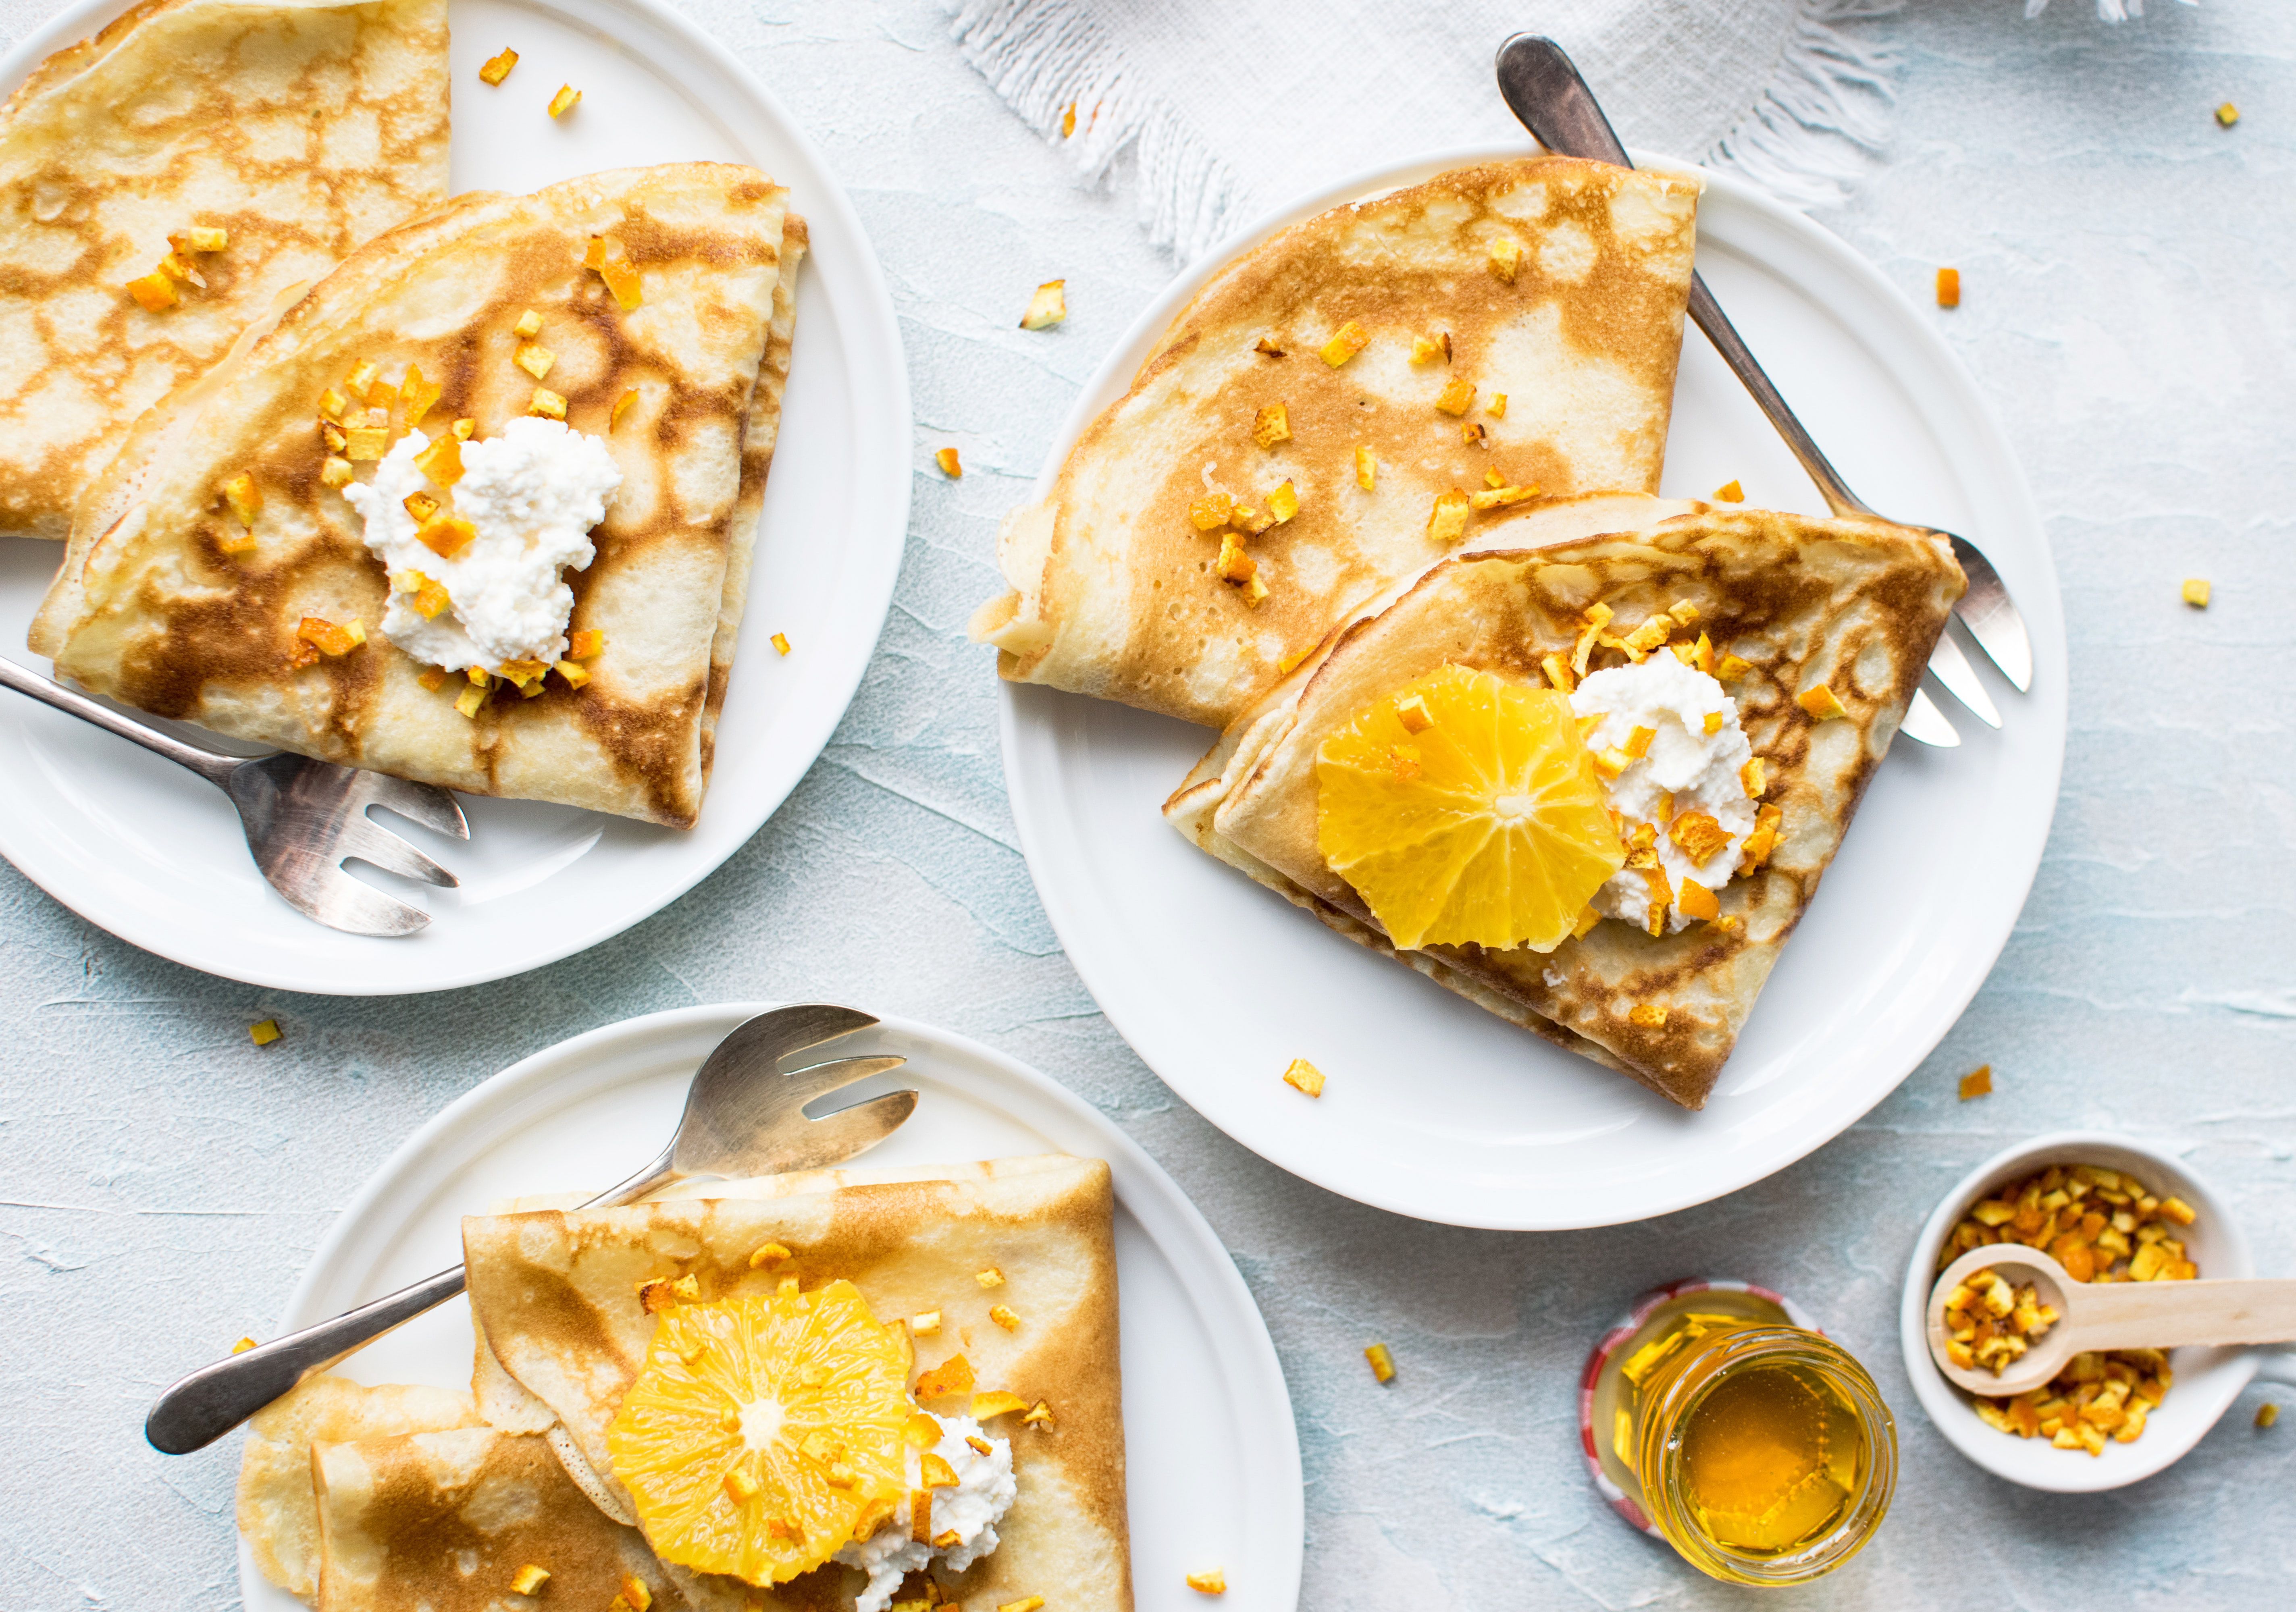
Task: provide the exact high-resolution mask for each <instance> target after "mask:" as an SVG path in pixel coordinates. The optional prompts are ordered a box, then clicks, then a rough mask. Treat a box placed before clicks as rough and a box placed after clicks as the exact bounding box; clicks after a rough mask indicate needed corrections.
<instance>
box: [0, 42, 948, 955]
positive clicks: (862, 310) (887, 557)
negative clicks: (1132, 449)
mask: <svg viewBox="0 0 2296 1612" xmlns="http://www.w3.org/2000/svg"><path fill="white" fill-rule="evenodd" d="M125 9H126V7H125V5H124V4H122V3H121V0H95V3H94V4H84V5H79V6H76V7H74V8H73V9H72V10H70V12H66V13H65V14H64V15H62V16H61V17H59V18H58V19H57V20H55V21H54V22H53V24H51V25H50V26H49V27H48V28H47V29H45V31H43V32H42V33H40V34H38V35H37V36H35V37H32V38H30V39H28V40H26V41H25V42H24V43H23V44H21V45H19V46H18V47H17V48H16V49H15V51H13V52H12V53H11V54H10V55H9V56H8V58H7V60H6V61H5V62H4V63H0V88H12V87H13V86H15V85H16V84H17V83H18V82H20V81H21V79H22V78H23V77H24V76H25V74H26V73H28V72H29V70H31V69H32V67H33V66H34V65H36V64H37V62H39V61H41V60H42V59H43V58H45V56H47V55H48V54H50V53H52V52H53V51H55V50H57V49H59V48H61V46H63V45H68V44H70V42H71V41H73V40H75V39H78V38H80V37H85V36H86V35H87V34H90V33H93V32H94V30H95V29H98V28H100V27H102V24H103V23H104V22H106V21H107V20H110V19H111V17H112V16H114V15H116V14H117V13H119V12H121V11H123V10H125ZM449 18H450V25H451V27H452V29H453V31H454V45H453V85H454V89H453V94H454V116H455V132H454V188H455V190H456V191H465V190H475V189H488V190H501V191H514V192H519V191H530V190H534V189H536V188H537V187H538V186H541V185H544V184H553V183H554V182H556V181H558V180H561V179H566V178H571V177H573V176H576V175H579V174H586V173H592V172H595V171H596V170H598V169H601V168H624V167H631V166H635V165H639V164H644V163H652V162H671V161H685V160H722V161H736V162H750V163H754V164H755V165H757V166H758V167H759V168H763V169H765V170H766V171H767V173H769V174H771V175H773V176H775V178H777V179H779V180H781V181H782V182H783V183H784V184H788V185H789V187H790V189H791V192H792V196H791V200H792V205H793V206H794V207H795V209H796V210H797V211H798V212H799V213H800V214H802V215H803V216H804V217H805V219H806V222H807V224H808V226H809V228H810V231H811V234H812V250H810V251H809V252H808V254H807V257H806V259H805V264H804V267H803V270H802V271H801V273H800V274H799V278H798V289H797V339H796V349H795V354H794V356H793V358H792V361H791V373H790V383H789V392H788V397H787V399H786V402H785V404H784V405H783V417H782V433H781V439H780V442H779V444H778V446H777V447H776V450H775V455H774V471H773V475H772V477H771V478H770V479H769V480H768V481H767V487H766V503H765V515H764V519H763V521H762V523H761V525H760V527H759V528H758V552H757V569H756V570H755V572H754V573H753V575H752V579H751V582H750V604H749V618H748V620H747V622H746V624H745V627H744V631H743V634H742V653H741V655H740V657H739V659H737V660H736V661H735V662H734V679H733V686H732V688H731V689H730V690H729V691H728V692H727V694H726V708H725V715H724V717H723V719H722V721H721V723H720V725H719V727H718V730H717V767H716V773H715V777H714V778H713V780H712V781H711V784H710V789H709V798H708V800H707V802H706V803H705V805H704V806H703V808H702V813H701V822H700V823H699V825H697V826H696V827H695V828H693V830H691V831H685V832H681V831H677V830H675V829H663V828H656V827H653V826H652V825H650V824H646V823H640V822H628V821H626V820H623V819H620V818H612V817H605V816H602V815H599V814H595V813H591V812H582V811H578V810H575V809H573V808H571V807H568V806H545V805H540V804H538V803H536V802H532V801H509V800H493V799H481V798H470V797H465V798H464V799H463V809H464V811H465V812H466V813H467V814H468V815H469V817H470V822H471V840H470V843H469V844H468V845H465V844H463V843H462V842H461V841H458V840H453V839H447V838H445V837H443V836H440V835H435V834H432V833H430V831H428V830H424V829H419V828H416V827H414V826H413V825H412V824H409V823H406V822H405V821H404V820H403V819H399V818H397V817H392V816H389V815H387V814H386V815H385V816H383V817H382V818H381V821H382V822H384V823H385V824H386V825H387V826H389V828H391V829H392V830H394V831H397V832H398V833H400V834H403V835H404V836H405V837H406V839H410V840H412V841H414V843H416V844H418V845H420V846H421V847H422V848H423V849H425V850H427V851H429V852H430V853H431V854H432V855H435V856H436V857H437V858H438V859H439V861H440V862H442V863H445V864H446V865H447V867H448V868H450V869H452V870H453V871H455V874H456V875H457V876H458V877H459V878H460V879H461V880H462V881H463V882H462V888H460V889H456V890H436V889H433V888H430V886H427V885H418V884H414V883H413V882H412V881H409V880H399V879H397V878H394V877H393V876H391V875H389V874H385V873H380V872H376V871H372V870H370V869H367V868H365V867H364V866H361V867H359V868H357V873H356V876H357V877H361V878H365V879H366V880H369V881H370V882H371V883H373V884H375V885H377V886H380V887H381V888H387V889H389V890H390V891H391V892H392V893H393V894H395V895H398V896H402V897H405V898H407V899H411V900H412V901H413V902H414V904H415V905H416V906H418V907H421V908H422V909H423V910H424V911H426V912H430V915H431V920H432V921H431V923H430V927H429V928H427V929H423V930H422V931H421V932H419V933H418V934H416V935H414V936H411V937H407V938H405V939H400V940H382V939H375V938H371V937H363V936H357V935H345V934H340V933H339V932H337V931H335V930H333V929H324V928H322V927H321V926H320V925H318V924H316V923H313V922H311V921H309V920H308V919H306V918H304V917H303V916H302V915H301V914H300V913H299V912H296V911H295V910H294V909H293V908H292V907H291V906H289V905H288V904H286V902H284V901H283V900H282V899H281V898H280V897H279V896H278V895H277V894H276V893H275V892H274V891H273V890H272V888H271V887H270V886H269V885H267V884H266V883H265V882H264V880H263V879H262V876H261V875H260V874H258V872H257V871H256V870H255V865H254V863H253V862H252V861H251V860H250V857H249V855H248V852H247V842H246V840H245V839H244V838H243V837H242V834H241V831H240V828H239V819H238V817H237V815H236V814H234V812H233V810H232V808H231V804H230V802H229V801H227V800H226V799H225V798H224V797H223V795H222V793H221V792H220V791H218V790H215V789H213V788H211V787H210V786H209V785H208V784H206V783H204V782H202V781H200V780H199V779H198V778H196V777H194V776H193V775H192V774H191V773H187V772H184V770H183V769H181V768H180V767H177V766H176V765H174V764H172V763H170V762H168V761H164V760H162V759H161V758H160V757H157V756H154V755H152V754H151V753H150V752H149V751H146V750H143V749H139V748H138V747H136V746H135V745H132V744H128V743H127V742H125V741H121V740H119V739H115V738H113V737H112V736H111V735H110V734H108V733H104V732H100V731H99V730H97V729H95V728H92V727H90V726H88V725H87V724H85V723H81V722H78V721H76V720H74V719H73V718H71V717H69V716H63V715H62V714H61V713H60V712H56V711H52V710H50V709H48V708H46V707H45V706H41V705H38V704H36V703H35V702H33V701H31V700H26V699H23V698H22V697H21V696H19V695H15V694H6V695H5V696H4V698H0V776H4V777H5V778H6V779H7V780H8V788H7V789H6V790H4V791H0V855H5V856H6V857H7V858H8V860H9V861H11V862H12V863H15V864H16V866H17V867H18V868H20V869H21V870H22V871H24V873H25V874H26V875H27V876H28V877H29V878H30V879H31V880H33V881H34V882H35V883H37V884H38V885H39V886H40V887H41V888H43V889H45V890H46V891H47V892H48V893H49V894H50V895H51V896H54V897H55V898H56V899H57V900H58V901H61V902H62V903H63V904H65V905H66V906H68V907H70V908H71V909H73V910H74V911H75V912H78V913H80V914H81V915H82V916H83V917H85V918H86V919H88V920H89V921H92V922H94V923H97V924H101V925H102V927H103V928H105V929H109V930H111V932H112V933H113V934H115V935H117V936H119V937H120V938H122V939H123V940H127V941H132V942H133V943H134V944H135V945H139V946H142V947H143V948H144V949H145V950H146V951H151V952H157V953H160V955H161V956H163V957H169V958H173V959H174V960H175V961H177V962H181V963H184V964H187V965H189V966H190V967H192V968H195V969H202V970H207V971H208V972H209V973H213V974H222V975H225V976H227V977H229V978H234V979H242V980H245V981H247V982H249V983H250V984H252V985H260V986H273V987H276V988H280V989H285V990H294V991H316V992H322V993H327V994H340V995H385V994H400V993H406V992H413V991H432V990H443V989H447V988H449V987H452V986H468V985H477V984H480V983H481V982H483V981H486V980H489V979H499V978H504V976H507V975H511V974H516V973H521V972H522V971H524V970H528V969H532V968H537V967H539V966H540V965H542V964H544V963H546V962H550V961H554V960H556V959H558V958H561V957H564V956H567V955H569V954H570V953H575V952H578V951H581V950H582V949H583V948H584V947H586V946H591V945H596V944H597V943H598V942H600V941H602V940H604V939H606V938H608V937H611V936H613V935H616V934H619V933H620V932H621V931H622V930H624V929H627V928H629V927H630V926H631V925H632V924H634V923H636V922H637V921H640V920H641V919H643V918H645V917H646V916H648V915H649V914H651V913H652V912H656V911H658V910H660V908H661V907H663V906H664V905H666V904H668V903H669V902H671V901H674V900H675V899H676V898H677V896H680V895H682V894H684V893H685V891H686V890H687V889H689V888H692V887H693V884H694V883H696V882H697V881H698V880H701V879H702V878H704V877H705V876H707V875H708V874H709V873H710V872H711V871H714V870H715V869H716V868H717V865H718V864H719V863H722V862H724V861H725V860H726V858H727V857H728V856H730V855H733V854H734V851H735V850H737V849H738V848H740V847H741V846H742V843H743V842H744V841H746V840H747V839H749V838H750V835H752V834H754V833H755V832H757V831H758V825H759V824H761V823H762V822H765V820H766V819H767V817H768V816H770V815H771V814H773V812H774V810H775V807H777V806H780V805H781V803H782V800H783V798H784V797H785V796H787V795H788V793H789V792H790V790H791V789H792V788H793V787H795V785H796V783H797V781H798V780H799V778H800V777H802V776H804V774H805V771H806V769H807V768H808V767H809V766H811V765H813V759H814V757H816V756H817V755H819V754H820V752H821V748H822V746H823V745H824V744H826V743H827V742H828V741H829V735H830V732H831V731H832V729H833V728H834V727H835V726H836V725H837V720H838V718H839V716H841V715H842V714H843V712H844V709H845V707H846V705H847V703H848V702H849V700H851V699H852V698H853V691H854V690H855V689H856V688H857V687H858V686H859V684H860V681H861V675H862V672H863V670H864V668H865V667H866V666H867V665H868V661H869V656H870V653H871V651H872V650H873V648H874V646H875V644H876V641H877V632H878V629H879V628H880V627H881V626H882V625H883V623H884V618H885V610H886V608H887V606H888V605H889V604H890V602H891V600H892V594H893V582H894V577H895V575H896V573H897V572H898V569H899V565H900V557H901V545H902V543H903V541H904V537H905V535H906V531H907V528H908V510H909V462H908V461H909V382H908V371H907V366H906V362H905V361H904V359H903V357H902V354H901V345H900V338H899V335H898V332H897V331H896V328H895V325H894V323H893V310H892V304H891V301H890V299H889V298H888V297H887V295H886V291H885V284H884V278H883V275H882V274H881V273H880V272H879V270H878V266H877V259H876V257H875V254H874V253H873V252H872V251H871V250H870V249H869V244H868V241H866V239H865V238H864V236H863V234H862V233H861V225H860V221H859V219H858V218H857V217H856V216H855V214H854V211H853V209H852V206H851V204H850V203H849V201H848V200H847V199H846V197H845V193H844V192H843V191H842V190H840V188H839V187H838V184H837V183H836V181H835V180H834V179H833V178H832V176H830V173H829V170H828V168H827V167H826V166H825V165H824V163H823V161H822V160H821V158H820V157H819V155H818V154H817V153H816V151H814V149H813V147H812V145H811V143H809V142H808V141H807V139H806V137H805V136H804V135H802V134H801V133H799V130H798V128H797V127H796V126H795V125H794V124H793V123H791V120H790V119H789V116H788V114H787V113H785V112H784V111H783V110H782V109H781V106H780V105H779V103H778V102H775V100H774V98H773V97H772V95H771V94H768V93H767V90H766V89H765V87H764V86H762V85H760V84H759V83H758V81H757V79H756V78H752V77H751V76H750V73H749V71H748V70H746V69H744V68H743V67H742V64H741V63H740V62H739V61H736V60H734V57H733V56H732V55H731V54H730V53H727V52H726V51H725V50H724V49H723V48H721V47H720V46H719V45H717V44H715V43H714V42H712V41H711V40H710V39H709V38H708V37H706V36H704V35H703V34H701V33H700V32H699V31H698V30H696V29H694V28H693V25H692V24H691V23H689V22H686V21H685V20H683V19H682V18H680V17H678V16H677V15H676V13H674V12H670V11H668V10H667V9H665V8H664V7H662V6H660V5H658V4H653V3H652V0H452V5H451V9H450V12H449ZM504 45H510V46H512V47H514V48H515V49H516V50H517V51H518V53H519V63H518V67H517V69H516V70H514V71H513V72H512V75H511V77H510V78H509V79H508V81H507V82H505V83H504V85H503V86H501V87H500V88H498V89H490V88H488V86H486V85H484V84H482V83H480V81H479V78H478V70H479V64H480V62H482V61H485V60H486V59H487V58H488V57H489V56H491V55H493V54H494V53H496V52H497V51H499V50H501V49H502V48H503V47H504ZM561 84H571V85H573V86H575V87H577V88H578V89H580V90H581V91H582V104H581V106H580V108H579V109H578V110H577V111H575V112H573V113H572V114H570V116H569V117H567V118H566V119H562V120H553V119H552V118H551V117H550V116H549V114H548V112H547V110H545V107H546V103H547V102H548V101H549V99H550V96H551V94H552V93H553V92H554V91H555V90H556V89H557V88H558V86H560V85H561ZM62 552H63V551H62V549H61V546H60V545H58V544H52V543H43V542H35V541H32V540H29V539H27V538H21V537H10V538H0V654H6V655H7V656H9V657H10V658H12V659H15V660H17V661H20V662H22V663H24V664H27V665H29V666H32V667H35V668H36V669H37V670H39V671H41V672H43V673H45V672H46V671H47V670H48V667H47V664H46V663H45V661H43V660H41V659H38V658H37V657H36V656H34V655H33V654H32V653H31V651H29V650H27V649H25V648H24V647H23V645H24V634H25V631H26V629H27V628H28V627H29V625H30V622H31V618H32V613H33V611H34V610H36V609H37V607H38V604H39V601H40V597H41V594H42V593H44V592H45V589H46V587H47V585H48V581H49V578H50V577H52V576H53V574H54V572H55V568H56V564H57V561H59V560H60V559H61V556H62ZM776 632H783V633H786V634H788V635H789V638H790V641H791V646H792V649H791V654H790V655H789V656H788V658H787V659H783V657H781V656H779V655H776V654H775V652H774V650H773V646H772V645H771V644H770V643H768V642H767V638H768V637H769V636H770V635H771V634H774V633H776ZM174 731H176V732H180V733H182V734H184V736H185V737H187V738H189V739H191V740H192V741H193V742H195V743H205V744H208V745H209V746H210V747H211V748H217V749H226V748H235V749H238V750H239V751H240V752H241V753H247V747H230V746H225V745H222V744H219V743H218V742H217V741H216V740H215V739H214V737H213V736H212V735H202V734H201V732H200V731H199V730H197V729H194V728H190V727H184V726H180V725H178V726H176V728H175V730H174Z"/></svg>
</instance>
